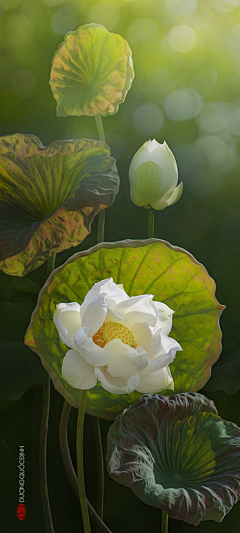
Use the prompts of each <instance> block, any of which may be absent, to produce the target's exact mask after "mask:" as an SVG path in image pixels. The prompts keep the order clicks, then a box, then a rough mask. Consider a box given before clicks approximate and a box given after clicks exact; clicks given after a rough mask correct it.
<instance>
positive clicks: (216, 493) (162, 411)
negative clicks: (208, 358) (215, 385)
mask: <svg viewBox="0 0 240 533" xmlns="http://www.w3.org/2000/svg"><path fill="white" fill-rule="evenodd" d="M107 440H108V442H107V458H106V459H107V467H108V472H109V474H110V476H111V477H112V478H113V479H114V480H115V481H117V482H118V483H121V484H122V485H125V486H127V487H129V488H131V490H132V491H133V492H134V494H135V495H136V496H138V497H139V498H140V499H141V500H142V501H143V502H144V503H146V504H147V505H152V506H154V507H158V508H160V509H162V510H164V511H166V512H167V513H168V515H169V516H170V517H171V518H175V519H177V520H183V521H184V522H187V523H188V524H193V525H195V526H197V525H198V524H199V523H200V522H201V521H202V520H215V521H216V522H221V521H222V520H223V518H224V516H225V515H226V513H228V512H229V511H230V510H231V509H232V507H233V505H234V504H235V503H237V501H238V499H239V497H240V428H239V427H238V426H237V425H236V424H233V423H232V422H226V421H225V420H222V419H221V418H220V417H219V416H218V412H217V409H216V407H215V405H214V403H213V402H212V401H211V400H209V399H208V398H205V396H203V395H202V394H198V393H183V394H176V395H175V396H171V397H168V398H167V397H164V396H161V395H158V394H144V395H143V396H142V397H141V398H140V399H139V400H138V401H137V402H136V403H135V405H132V406H131V407H129V408H128V409H126V410H125V411H124V412H123V413H121V414H120V415H119V416H118V417H117V418H116V420H115V422H114V423H113V424H112V426H111V427H110V430H109V433H108V439H107Z"/></svg>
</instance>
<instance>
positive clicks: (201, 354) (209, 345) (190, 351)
mask: <svg viewBox="0 0 240 533" xmlns="http://www.w3.org/2000/svg"><path fill="white" fill-rule="evenodd" d="M110 277H112V278H113V280H114V281H115V283H119V284H121V283H122V284H123V286H124V289H125V291H126V292H127V294H128V295H129V296H135V295H136V296H137V295H140V294H154V295H155V296H154V300H157V301H160V302H163V303H166V304H167V305H168V306H169V307H170V308H171V309H173V310H174V315H173V327H172V330H171V332H170V336H171V337H173V338H174V339H176V340H177V341H178V342H179V343H180V345H181V346H182V348H183V351H182V352H177V353H176V357H175V359H174V361H173V363H171V365H170V369H171V372H172V375H173V379H174V387H175V392H185V391H196V390H199V389H201V388H202V387H203V385H204V384H205V383H206V382H207V380H208V379H209V377H210V373H211V366H212V365H213V363H214V362H215V361H216V360H217V359H218V357H219V355H220V352H221V330H220V328H219V315H220V314H221V312H222V309H223V306H221V305H220V304H219V303H218V301H217V300H216V298H215V283H214V281H213V279H212V278H210V276H209V275H208V273H207V271H206V269H205V268H204V267H203V266H202V265H201V264H200V263H198V262H197V261H196V260H195V259H194V257H193V256H192V255H191V254H189V253H188V252H186V251H185V250H183V249H181V248H177V247H175V246H171V245H170V244H169V243H167V242H165V241H161V240H158V239H149V240H146V241H131V240H128V241H122V242H115V243H101V244H98V245H97V246H94V247H93V248H90V249H89V250H87V251H83V252H79V253H76V254H75V255H73V256H72V257H70V258H69V259H68V261H67V262H66V263H65V264H64V265H62V266H60V267H59V268H57V269H56V270H54V271H53V272H52V274H51V275H50V276H49V278H48V280H47V282H46V283H45V285H44V286H43V288H42V290H41V292H40V293H39V298H38V302H37V307H36V308H35V310H34V312H33V314H32V317H31V324H30V326H29V328H28V331H27V334H26V337H25V343H26V344H27V345H28V346H29V347H30V348H32V350H33V351H35V352H36V353H37V354H38V355H39V356H40V357H41V360H42V363H43V365H44V367H45V368H46V370H47V371H48V372H49V374H50V376H51V378H52V380H53V383H54V385H55V387H56V389H57V390H58V391H59V392H60V393H61V394H62V395H63V396H64V397H65V399H66V400H67V401H68V402H69V403H70V404H71V405H73V406H74V407H78V403H79V397H80V390H78V389H74V388H72V387H70V386H69V385H68V384H67V382H66V381H64V379H63V378H62V374H61V367H62V362H63V357H64V355H65V354H66V352H67V351H68V347H67V346H65V344H63V343H62V342H61V340H60V338H59V334H58V331H57V329H56V327H55V325H54V323H53V314H54V311H55V308H56V305H57V304H59V303H61V302H65V303H69V302H78V303H79V304H81V303H82V302H83V300H84V298H85V296H86V294H87V292H88V291H89V289H90V288H91V287H92V286H93V285H94V284H95V283H97V282H98V281H101V280H102V279H106V278H110ZM164 394H168V395H169V394H170V395H171V394H172V391H164ZM140 396H141V393H138V392H133V393H131V394H128V395H127V394H124V395H121V394H111V393H109V392H107V391H106V390H105V389H104V388H103V387H102V386H101V384H100V383H98V384H97V385H96V387H94V388H92V389H90V390H89V391H88V393H87V405H86V409H87V412H88V413H90V414H93V415H96V416H99V417H102V418H108V419H114V418H115V417H116V416H117V415H118V414H119V413H121V411H122V410H123V409H124V408H125V407H129V406H130V405H131V404H132V403H134V402H135V401H136V400H137V399H138V398H139V397H140Z"/></svg>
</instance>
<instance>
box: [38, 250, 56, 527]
mask: <svg viewBox="0 0 240 533" xmlns="http://www.w3.org/2000/svg"><path fill="white" fill-rule="evenodd" d="M55 259H56V254H53V255H52V256H51V257H49V259H48V261H47V268H46V276H47V277H48V276H49V274H50V273H51V272H52V270H53V269H54V265H55ZM49 411H50V376H49V374H48V372H47V371H46V370H45V369H44V378H43V400H42V417H41V425H40V439H39V482H40V494H41V502H42V509H43V516H44V521H45V526H46V533H54V528H53V521H52V515H51V509H50V503H49V497H48V485H47V436H48V421H49Z"/></svg>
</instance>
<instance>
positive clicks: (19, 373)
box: [0, 342, 43, 401]
mask: <svg viewBox="0 0 240 533" xmlns="http://www.w3.org/2000/svg"><path fill="white" fill-rule="evenodd" d="M0 366H1V373H0V398H4V399H6V400H11V401H14V400H18V399H19V398H21V396H22V395H23V394H24V392H25V391H26V390H27V389H28V388H29V387H31V386H32V385H34V384H35V383H42V378H43V371H42V368H41V363H40V361H39V359H38V357H33V354H32V352H31V351H30V350H29V348H28V347H27V346H25V345H24V344H23V342H0Z"/></svg>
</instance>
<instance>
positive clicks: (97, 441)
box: [93, 416, 104, 533]
mask: <svg viewBox="0 0 240 533" xmlns="http://www.w3.org/2000/svg"><path fill="white" fill-rule="evenodd" d="M93 429H94V437H95V445H96V452H97V468H98V494H97V512H98V514H99V516H100V517H101V518H102V519H103V505H104V462H103V451H102V438H101V429H100V422H99V419H98V418H97V417H96V416H93ZM97 533H98V530H97Z"/></svg>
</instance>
